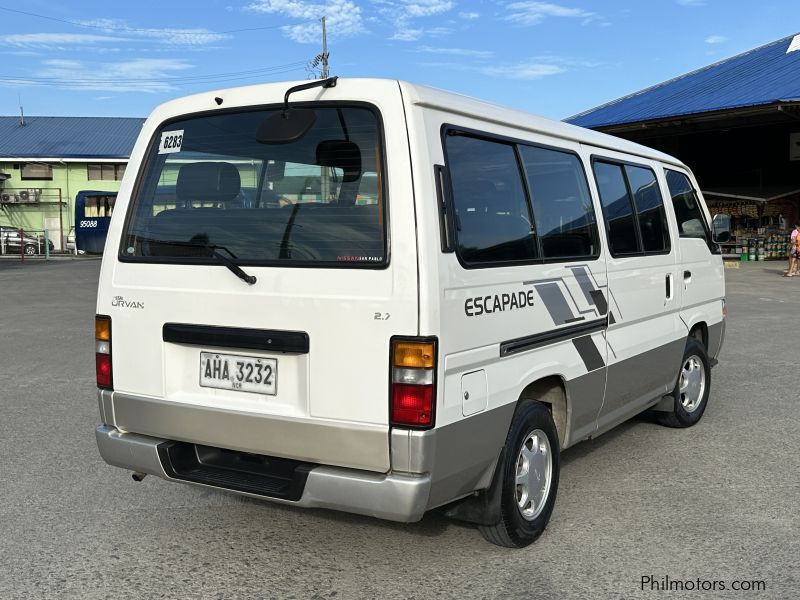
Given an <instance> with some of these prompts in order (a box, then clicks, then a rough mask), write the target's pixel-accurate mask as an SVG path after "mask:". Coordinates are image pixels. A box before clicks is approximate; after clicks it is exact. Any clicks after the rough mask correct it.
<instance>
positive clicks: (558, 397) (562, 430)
mask: <svg viewBox="0 0 800 600" xmlns="http://www.w3.org/2000/svg"><path fill="white" fill-rule="evenodd" d="M528 401H535V402H541V403H542V404H544V405H545V406H547V408H548V410H549V411H550V414H551V416H552V417H553V422H554V423H555V425H556V431H557V432H558V442H559V445H560V446H561V448H564V447H565V444H566V442H567V440H568V435H567V434H568V424H569V403H568V400H567V388H566V384H565V382H564V378H563V377H562V376H561V375H548V376H546V377H541V378H539V379H536V380H535V381H532V382H530V383H529V384H527V385H526V386H525V388H524V389H523V390H522V392H521V393H520V395H519V399H518V400H517V408H518V407H519V405H520V404H522V403H523V402H528Z"/></svg>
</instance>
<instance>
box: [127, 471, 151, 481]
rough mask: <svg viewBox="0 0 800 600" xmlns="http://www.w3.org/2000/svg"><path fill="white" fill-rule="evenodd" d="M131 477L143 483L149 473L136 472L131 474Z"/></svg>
mask: <svg viewBox="0 0 800 600" xmlns="http://www.w3.org/2000/svg"><path fill="white" fill-rule="evenodd" d="M131 477H133V480H134V481H143V480H144V478H145V477H147V473H142V472H141V471H134V472H133V473H131Z"/></svg>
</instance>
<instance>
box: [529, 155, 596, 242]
mask: <svg viewBox="0 0 800 600" xmlns="http://www.w3.org/2000/svg"><path fill="white" fill-rule="evenodd" d="M520 152H521V153H522V160H523V163H524V165H525V173H526V175H527V177H528V186H529V189H530V193H531V204H532V205H533V206H532V208H533V215H534V219H535V223H536V232H537V234H538V235H539V238H540V239H541V242H542V254H543V256H544V258H566V257H587V256H596V255H597V253H598V250H599V245H598V242H597V239H598V238H597V224H596V222H595V217H594V208H593V207H592V201H591V197H590V196H589V189H588V187H587V184H586V176H585V174H584V171H583V166H582V165H581V162H580V160H579V159H578V157H577V156H575V155H573V154H569V153H567V152H558V151H556V150H550V149H547V148H536V147H532V146H520Z"/></svg>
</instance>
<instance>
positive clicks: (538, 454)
mask: <svg viewBox="0 0 800 600" xmlns="http://www.w3.org/2000/svg"><path fill="white" fill-rule="evenodd" d="M552 476H553V456H552V452H551V450H550V440H548V439H547V436H546V435H545V433H544V431H542V430H541V429H534V430H533V431H531V432H530V433H529V434H528V435H527V436H525V441H524V442H523V443H522V446H521V448H520V450H519V454H518V455H517V471H516V494H517V507H518V508H519V512H520V514H522V516H523V518H525V519H526V520H528V521H532V520H533V519H535V518H536V517H538V516H539V514H540V513H541V512H542V509H543V508H544V505H545V504H546V503H547V497H548V496H549V495H550V483H551V480H552Z"/></svg>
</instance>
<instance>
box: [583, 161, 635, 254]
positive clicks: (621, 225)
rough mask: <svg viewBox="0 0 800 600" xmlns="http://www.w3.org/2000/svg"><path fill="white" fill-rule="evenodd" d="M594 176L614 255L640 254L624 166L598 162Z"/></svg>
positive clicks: (595, 165) (595, 164)
mask: <svg viewBox="0 0 800 600" xmlns="http://www.w3.org/2000/svg"><path fill="white" fill-rule="evenodd" d="M594 176H595V178H596V179H597V188H598V189H599V190H600V202H601V203H602V205H603V216H604V217H605V220H606V231H607V232H608V244H609V246H610V248H611V253H612V254H615V255H616V254H631V253H636V252H639V251H640V247H639V242H638V239H637V237H636V223H635V221H634V219H633V205H632V204H631V198H630V196H629V194H628V188H627V186H626V185H625V177H624V175H623V172H622V166H621V165H617V164H610V163H604V162H599V161H598V162H595V163H594Z"/></svg>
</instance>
